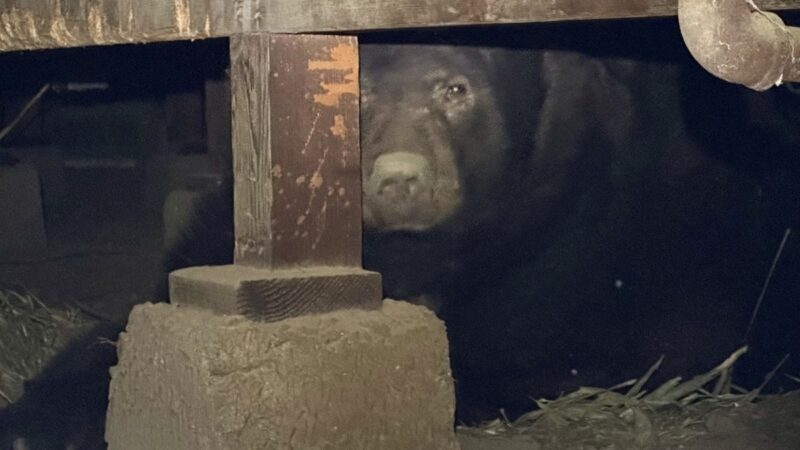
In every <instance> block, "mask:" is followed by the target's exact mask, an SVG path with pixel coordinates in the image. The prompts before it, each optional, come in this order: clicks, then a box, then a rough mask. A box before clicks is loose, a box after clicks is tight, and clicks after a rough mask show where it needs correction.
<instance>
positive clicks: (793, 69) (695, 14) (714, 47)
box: [678, 0, 800, 91]
mask: <svg viewBox="0 0 800 450" xmlns="http://www.w3.org/2000/svg"><path fill="white" fill-rule="evenodd" d="M678 21H679V23H680V27H681V33H682V34H683V39H684V41H685V42H686V46H687V47H688V48H689V52H691V54H692V56H694V58H695V59H696V60H697V62H699V63H700V65H701V66H703V67H704V68H705V69H706V70H708V71H709V72H711V73H712V74H714V75H715V76H717V77H719V78H722V79H723V80H726V81H729V82H731V83H737V84H742V85H745V86H747V87H749V88H751V89H754V90H756V91H764V90H767V89H769V88H770V87H772V86H777V85H780V84H781V83H783V82H788V81H800V28H796V27H787V26H786V25H785V24H784V23H783V21H782V20H781V19H780V17H778V16H777V15H775V14H773V13H770V12H765V11H762V10H760V9H759V8H758V7H757V6H756V5H755V4H754V3H753V0H680V1H679V2H678Z"/></svg>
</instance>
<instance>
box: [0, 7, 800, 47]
mask: <svg viewBox="0 0 800 450" xmlns="http://www.w3.org/2000/svg"><path fill="white" fill-rule="evenodd" d="M756 4H758V5H759V6H760V7H761V8H764V9H768V10H783V9H800V0H756ZM676 8H677V0H506V1H497V0H461V1H446V0H0V51H10V50H23V49H37V48H56V47H76V46H86V45H98V44H120V43H132V42H153V41H166V40H185V39H202V38H207V37H221V36H230V35H232V34H236V33H246V32H253V31H263V32H271V33H302V32H341V31H358V30H379V29H389V28H407V27H426V26H451V25H470V24H493V23H527V22H547V21H557V20H586V19H613V18H631V17H652V16H670V15H675V13H676Z"/></svg>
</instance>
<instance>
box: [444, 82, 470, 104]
mask: <svg viewBox="0 0 800 450" xmlns="http://www.w3.org/2000/svg"><path fill="white" fill-rule="evenodd" d="M466 94H467V85H466V84H464V83H453V84H451V85H449V86H447V89H445V91H444V96H445V98H446V99H448V100H456V99H458V98H461V97H463V96H464V95H466Z"/></svg>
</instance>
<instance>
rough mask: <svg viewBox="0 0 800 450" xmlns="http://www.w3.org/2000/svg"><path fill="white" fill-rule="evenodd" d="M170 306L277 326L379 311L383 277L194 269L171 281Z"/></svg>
mask: <svg viewBox="0 0 800 450" xmlns="http://www.w3.org/2000/svg"><path fill="white" fill-rule="evenodd" d="M169 289H170V294H169V295H170V302H171V303H172V304H175V305H178V306H196V307H201V308H205V309H211V310H213V311H217V312H220V313H223V314H242V315H245V316H247V317H248V318H250V319H254V320H260V321H265V322H272V321H276V320H282V319H286V318H289V317H297V316H300V315H305V314H318V313H324V312H329V311H335V310H339V309H354V308H357V309H377V308H379V307H380V305H381V301H382V300H381V299H382V298H383V296H382V288H381V276H380V274H378V273H375V272H367V271H366V270H362V269H360V268H348V267H344V268H330V267H316V268H312V269H295V270H266V269H258V268H253V267H247V266H242V265H227V266H215V267H207V266H206V267H189V268H186V269H180V270H176V271H174V272H172V273H171V274H170V276H169Z"/></svg>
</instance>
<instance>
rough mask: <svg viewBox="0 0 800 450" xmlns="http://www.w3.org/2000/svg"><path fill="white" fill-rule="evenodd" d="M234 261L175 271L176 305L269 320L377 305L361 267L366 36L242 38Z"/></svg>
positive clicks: (237, 71)
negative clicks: (362, 51)
mask: <svg viewBox="0 0 800 450" xmlns="http://www.w3.org/2000/svg"><path fill="white" fill-rule="evenodd" d="M230 54H231V108H232V140H233V170H234V228H235V251H234V262H235V264H234V265H233V266H225V267H223V268H193V269H183V270H180V271H176V272H174V273H173V274H172V275H171V276H170V283H171V286H170V299H171V300H172V301H173V303H179V304H180V303H191V304H195V305H201V306H206V307H211V308H214V309H217V310H219V311H222V312H225V313H244V314H247V315H248V316H250V317H253V318H257V319H263V320H276V319H281V318H285V317H291V316H293V315H298V314H303V313H309V312H322V311H330V310H334V309H340V308H344V307H362V308H376V307H378V306H379V305H380V300H381V282H380V275H378V274H376V273H372V272H366V271H364V270H362V269H361V169H360V149H359V128H358V117H359V110H358V107H359V100H358V95H359V86H358V44H357V41H356V38H354V37H347V36H321V35H314V36H309V35H270V34H261V33H253V34H242V35H236V36H233V37H231V40H230Z"/></svg>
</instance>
